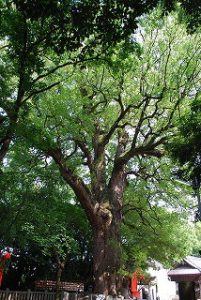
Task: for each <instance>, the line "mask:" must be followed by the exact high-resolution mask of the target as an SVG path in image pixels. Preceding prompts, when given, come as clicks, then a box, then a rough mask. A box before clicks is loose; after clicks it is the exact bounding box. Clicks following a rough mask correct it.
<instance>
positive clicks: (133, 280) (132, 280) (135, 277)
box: [131, 273, 140, 298]
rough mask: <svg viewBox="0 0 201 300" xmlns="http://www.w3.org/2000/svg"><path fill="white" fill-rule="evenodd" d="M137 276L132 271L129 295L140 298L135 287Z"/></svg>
mask: <svg viewBox="0 0 201 300" xmlns="http://www.w3.org/2000/svg"><path fill="white" fill-rule="evenodd" d="M137 282H138V279H137V276H136V274H135V273H133V277H132V278H131V295H132V297H133V298H134V297H135V298H140V292H139V291H138V289H137Z"/></svg>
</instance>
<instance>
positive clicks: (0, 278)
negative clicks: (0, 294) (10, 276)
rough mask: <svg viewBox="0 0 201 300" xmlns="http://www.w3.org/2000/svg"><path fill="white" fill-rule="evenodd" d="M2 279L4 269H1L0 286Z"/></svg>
mask: <svg viewBox="0 0 201 300" xmlns="http://www.w3.org/2000/svg"><path fill="white" fill-rule="evenodd" d="M2 278H3V269H0V286H1V283H2Z"/></svg>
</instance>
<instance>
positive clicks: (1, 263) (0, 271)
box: [0, 252, 11, 286]
mask: <svg viewBox="0 0 201 300" xmlns="http://www.w3.org/2000/svg"><path fill="white" fill-rule="evenodd" d="M10 258H11V253H9V252H6V253H5V254H3V255H2V257H1V258H0V286H1V283H2V278H3V272H4V268H5V263H6V261H7V260H8V259H10Z"/></svg>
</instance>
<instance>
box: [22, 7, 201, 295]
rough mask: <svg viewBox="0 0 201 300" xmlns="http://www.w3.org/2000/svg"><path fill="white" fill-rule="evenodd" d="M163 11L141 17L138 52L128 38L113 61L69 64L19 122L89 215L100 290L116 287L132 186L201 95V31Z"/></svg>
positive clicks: (152, 170) (153, 173)
mask: <svg viewBox="0 0 201 300" xmlns="http://www.w3.org/2000/svg"><path fill="white" fill-rule="evenodd" d="M159 15H160V13H159V12H158V11H156V12H154V13H153V14H152V15H151V16H150V17H147V18H144V19H143V20H142V21H141V26H140V28H139V30H138V32H137V34H136V35H134V36H133V38H132V40H133V41H138V43H139V47H138V48H137V49H136V44H135V43H134V46H133V50H131V49H129V51H130V54H128V53H126V49H125V48H123V47H122V44H121V43H120V44H119V45H118V46H117V47H116V49H115V51H114V53H113V55H112V56H111V59H110V60H109V62H108V63H107V64H104V63H97V64H92V63H86V64H82V66H81V67H79V66H76V67H75V68H74V67H72V66H68V68H67V69H66V70H65V71H64V72H63V73H62V74H60V76H61V75H62V76H63V82H61V83H60V84H59V85H58V87H55V88H53V89H52V92H51V93H46V94H43V95H41V96H39V97H38V96H37V97H36V98H35V99H37V104H35V102H34V101H33V100H32V99H31V98H29V101H27V108H28V113H26V114H24V115H23V116H22V118H21V120H20V122H19V124H18V127H17V134H18V136H19V137H24V138H26V140H28V141H29V143H30V147H35V148H40V149H41V150H42V151H43V153H44V154H45V155H46V156H47V157H50V158H52V159H53V160H54V161H55V162H56V164H57V165H58V167H59V170H60V173H61V176H62V177H63V179H64V180H65V182H66V183H67V184H68V185H69V186H70V187H71V188H72V190H73V191H74V193H75V195H76V197H77V199H78V201H79V202H80V204H81V206H82V207H83V208H84V210H85V212H86V215H87V217H88V220H89V222H90V224H91V226H92V229H93V239H94V251H93V262H94V276H95V291H96V292H99V293H108V292H110V293H115V292H116V274H117V271H118V270H119V268H120V266H121V234H120V226H121V223H122V221H123V206H124V193H125V190H126V186H127V184H128V183H129V181H130V180H131V181H132V180H134V181H135V180H136V178H137V177H138V176H143V175H145V174H146V173H147V178H149V177H150V176H153V177H155V176H156V174H157V173H158V174H159V175H160V170H159V168H157V167H156V168H154V166H155V163H154V160H151V162H150V164H147V166H146V163H144V162H146V161H149V158H150V157H153V158H155V159H157V158H160V157H161V156H162V155H163V154H164V150H163V145H164V144H165V143H166V141H167V139H168V137H169V136H171V134H172V127H173V125H174V122H173V120H174V118H177V117H179V115H180V113H181V111H182V110H183V109H184V106H185V105H188V103H189V102H190V101H191V100H192V99H193V98H194V97H196V96H197V95H198V94H199V89H198V85H199V79H200V55H201V53H200V51H201V50H200V49H201V48H200V34H199V33H194V34H192V35H189V34H187V32H186V29H185V26H184V25H183V26H182V25H179V22H178V18H177V17H176V16H175V15H168V16H167V17H165V18H164V19H163V20H162V19H161V18H160V17H159ZM131 48H132V45H131ZM127 50H128V49H127ZM69 74H71V76H69ZM48 84H49V83H48V81H47V85H48ZM147 169H149V171H147ZM153 186H154V183H152V184H150V186H149V188H150V189H152V188H153ZM133 198H134V199H135V193H133ZM158 203H159V205H160V204H161V203H160V201H159V202H158ZM153 204H154V199H152V201H151V202H150V205H153Z"/></svg>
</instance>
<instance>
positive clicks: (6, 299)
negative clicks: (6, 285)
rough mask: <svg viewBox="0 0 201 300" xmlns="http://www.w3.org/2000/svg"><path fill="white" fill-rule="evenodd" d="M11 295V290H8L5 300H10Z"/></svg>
mask: <svg viewBox="0 0 201 300" xmlns="http://www.w3.org/2000/svg"><path fill="white" fill-rule="evenodd" d="M9 293H10V290H9V289H6V298H5V300H8V298H9Z"/></svg>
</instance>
